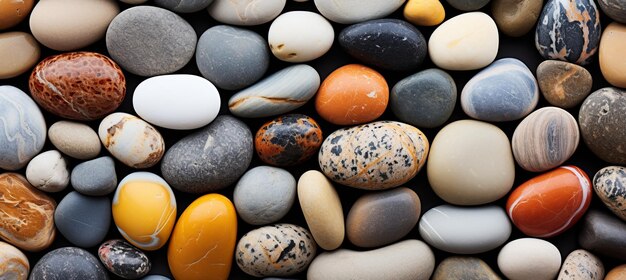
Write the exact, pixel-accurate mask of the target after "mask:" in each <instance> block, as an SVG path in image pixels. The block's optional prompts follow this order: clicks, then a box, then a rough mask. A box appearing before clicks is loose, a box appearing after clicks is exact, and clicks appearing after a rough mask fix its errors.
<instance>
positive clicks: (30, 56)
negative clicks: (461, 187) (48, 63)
mask: <svg viewBox="0 0 626 280" xmlns="http://www.w3.org/2000/svg"><path fill="white" fill-rule="evenodd" d="M39 55H40V50H39V44H38V43H37V41H36V40H35V38H33V36H32V35H30V34H28V33H25V32H7V33H2V34H0V79H9V78H13V77H16V76H19V75H21V74H23V73H24V72H26V71H28V70H29V69H30V68H31V67H33V66H34V65H35V63H37V61H38V60H39Z"/></svg>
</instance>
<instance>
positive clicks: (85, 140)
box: [48, 121, 102, 160]
mask: <svg viewBox="0 0 626 280" xmlns="http://www.w3.org/2000/svg"><path fill="white" fill-rule="evenodd" d="M48 138H49V139H50V142H52V145H54V146H55V147H56V148H57V149H59V151H61V152H62V153H64V154H66V155H68V156H70V157H73V158H77V159H83V160H85V159H93V158H95V157H96V156H98V154H100V150H101V148H102V145H101V144H100V139H99V138H98V134H97V133H96V132H95V131H94V130H93V129H91V127H89V126H88V125H86V124H83V123H79V122H71V121H58V122H56V123H54V124H53V125H51V126H50V128H49V129H48Z"/></svg>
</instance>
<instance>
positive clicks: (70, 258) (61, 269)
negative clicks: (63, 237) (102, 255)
mask: <svg viewBox="0 0 626 280" xmlns="http://www.w3.org/2000/svg"><path fill="white" fill-rule="evenodd" d="M28 279H30V280H39V279H64V280H83V279H92V280H108V279H109V275H108V274H107V271H106V269H104V267H103V266H102V264H100V261H98V259H97V258H96V257H94V256H93V255H92V254H91V253H89V252H87V251H85V250H83V249H81V248H76V247H62V248H59V249H56V250H53V251H50V252H48V253H47V254H45V255H44V256H43V257H42V258H41V259H39V261H38V262H37V264H35V266H34V267H33V270H32V272H31V274H30V278H28Z"/></svg>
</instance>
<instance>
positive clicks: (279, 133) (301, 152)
mask: <svg viewBox="0 0 626 280" xmlns="http://www.w3.org/2000/svg"><path fill="white" fill-rule="evenodd" d="M322 140H323V137H322V130H321V128H320V126H319V125H318V124H317V122H316V121H315V120H313V119H312V118H310V117H308V116H305V115H301V114H289V115H283V116H281V117H278V118H276V119H274V120H271V121H269V122H267V123H265V124H264V125H263V126H261V128H259V130H258V131H257V133H256V136H255V139H254V148H255V149H256V153H257V155H258V156H259V158H260V159H261V160H262V161H264V162H265V163H268V164H271V165H277V166H291V165H297V164H301V163H304V162H306V161H308V160H309V159H310V158H311V157H313V156H314V155H315V154H316V153H317V150H318V149H319V148H320V146H321V145H322Z"/></svg>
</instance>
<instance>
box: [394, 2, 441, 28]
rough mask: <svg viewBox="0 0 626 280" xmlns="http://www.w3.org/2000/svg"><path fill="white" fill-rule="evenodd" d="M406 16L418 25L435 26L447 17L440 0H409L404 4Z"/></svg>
mask: <svg viewBox="0 0 626 280" xmlns="http://www.w3.org/2000/svg"><path fill="white" fill-rule="evenodd" d="M403 15H404V18H405V19H406V20H407V21H409V22H411V23H413V24H415V25H418V26H435V25H438V24H440V23H441V22H442V21H443V20H444V19H445V17H446V10H445V9H444V8H443V5H441V2H439V0H409V1H407V3H406V5H405V6H404V12H403Z"/></svg>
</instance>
